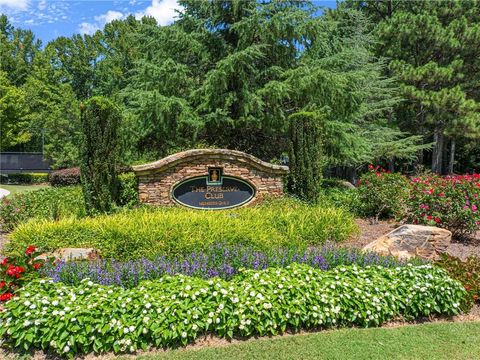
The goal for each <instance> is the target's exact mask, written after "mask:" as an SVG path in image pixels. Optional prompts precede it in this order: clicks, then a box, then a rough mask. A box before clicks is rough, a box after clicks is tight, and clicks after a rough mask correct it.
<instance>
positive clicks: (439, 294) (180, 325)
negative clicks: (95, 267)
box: [0, 264, 467, 358]
mask: <svg viewBox="0 0 480 360" xmlns="http://www.w3.org/2000/svg"><path fill="white" fill-rule="evenodd" d="M466 296H467V295H466V291H465V289H464V288H463V286H462V285H461V284H460V283H459V282H457V281H455V280H453V279H451V278H449V277H448V275H447V274H446V272H445V271H444V270H442V269H440V268H437V267H433V266H431V265H422V266H407V267H399V268H383V267H380V266H376V267H367V268H358V267H356V266H349V267H339V268H335V269H333V270H330V271H322V270H317V269H313V268H311V267H309V266H306V265H297V264H295V265H292V266H290V267H287V268H285V269H276V268H268V269H266V270H261V271H254V270H246V271H244V272H242V273H240V274H239V275H237V276H236V277H234V278H232V279H231V280H230V281H225V280H222V279H219V278H214V279H210V280H205V279H200V278H194V277H187V276H182V275H176V276H165V277H163V278H161V279H158V280H156V281H146V282H143V283H141V284H140V285H139V286H138V287H135V288H132V289H124V288H121V287H115V286H102V285H96V284H94V283H93V282H92V281H89V280H85V281H83V282H82V284H81V285H80V286H75V287H69V286H65V285H64V284H62V283H55V282H53V281H51V280H45V279H42V280H34V281H32V282H31V283H29V284H27V285H26V286H25V287H24V288H23V289H22V290H21V291H20V292H19V294H18V296H17V297H15V298H14V299H13V300H10V301H9V302H7V303H6V304H5V310H6V311H4V312H2V313H0V337H1V338H2V340H3V341H4V346H11V347H15V348H20V349H24V350H27V351H28V350H31V349H35V348H40V349H43V350H46V351H51V352H55V353H57V354H60V355H62V356H65V357H69V358H73V357H74V355H75V354H79V353H87V352H92V351H94V352H98V353H101V352H107V351H114V352H117V353H118V352H134V351H135V350H137V349H147V348H148V347H150V346H155V347H174V346H179V345H185V344H187V343H189V342H191V341H193V340H194V339H195V338H197V337H198V336H200V335H202V334H204V333H207V332H211V333H213V334H215V335H217V336H220V337H226V338H232V337H236V336H242V337H244V336H252V335H276V334H280V333H283V332H285V331H286V330H291V331H298V330H300V329H319V328H329V327H339V326H340V327H341V326H354V325H356V326H361V327H372V326H378V325H380V324H382V323H384V322H385V321H388V320H391V319H393V318H395V317H398V316H403V317H404V318H407V319H412V318H417V317H420V316H427V315H432V314H458V313H459V312H460V311H461V309H462V308H464V306H466V301H465V299H466Z"/></svg>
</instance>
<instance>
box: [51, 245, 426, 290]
mask: <svg viewBox="0 0 480 360" xmlns="http://www.w3.org/2000/svg"><path fill="white" fill-rule="evenodd" d="M411 262H414V263H416V264H421V263H422V261H421V260H414V261H411ZM292 263H299V264H307V265H310V266H312V267H313V268H317V269H321V270H329V269H331V268H334V267H336V266H345V265H354V264H356V265H359V266H361V267H365V266H367V265H381V266H384V267H397V266H405V265H406V264H407V263H406V262H404V261H400V260H398V259H396V258H395V257H390V256H389V257H387V256H380V255H377V254H375V253H364V252H362V251H359V250H355V249H344V248H337V247H333V246H331V245H325V246H323V247H320V248H316V247H311V248H308V249H304V248H298V247H288V248H273V249H270V250H268V251H258V250H255V249H253V248H252V247H249V246H243V245H226V244H216V245H212V246H211V247H210V248H207V249H205V250H203V251H196V252H192V253H190V254H184V255H177V256H174V257H170V258H168V257H166V256H160V257H157V258H156V259H154V260H148V259H137V260H130V261H119V260H113V259H110V260H100V261H95V262H63V261H62V262H58V263H56V264H48V265H47V266H45V267H44V268H43V269H42V274H43V275H44V276H46V277H49V278H52V279H53V280H54V281H62V282H63V283H65V284H67V285H76V284H79V283H80V281H81V280H83V279H86V278H89V279H90V280H92V281H93V282H95V283H97V284H101V285H118V286H122V287H134V286H137V285H138V283H139V282H140V281H142V280H154V279H158V278H160V277H162V276H164V275H174V274H183V275H188V276H196V277H201V278H206V279H208V278H212V277H215V276H219V277H221V278H223V279H227V280H228V279H230V278H232V276H234V275H236V274H238V272H239V270H240V269H242V268H243V269H253V270H260V269H266V268H268V267H277V268H279V267H280V268H283V267H286V266H288V265H290V264H292Z"/></svg>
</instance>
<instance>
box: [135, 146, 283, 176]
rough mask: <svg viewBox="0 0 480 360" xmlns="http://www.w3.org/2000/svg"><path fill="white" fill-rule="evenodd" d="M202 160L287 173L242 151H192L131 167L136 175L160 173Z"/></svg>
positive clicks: (279, 166) (274, 172)
mask: <svg viewBox="0 0 480 360" xmlns="http://www.w3.org/2000/svg"><path fill="white" fill-rule="evenodd" d="M202 158H207V159H209V160H211V159H218V160H235V161H238V162H241V163H245V165H249V166H250V167H254V168H257V169H259V170H263V171H265V172H269V173H272V174H276V175H286V174H287V173H288V166H282V165H274V164H270V163H268V162H266V161H263V160H260V159H259V158H257V157H255V156H253V155H250V154H246V153H244V152H242V151H237V150H227V149H193V150H187V151H182V152H179V153H176V154H173V155H170V156H167V157H165V158H163V159H160V160H158V161H155V162H152V163H148V164H143V165H137V166H133V168H132V169H133V171H134V172H135V173H137V174H142V173H150V172H153V171H154V172H162V171H164V170H166V169H168V168H170V167H172V166H175V165H178V164H180V163H184V162H189V161H192V160H197V159H202Z"/></svg>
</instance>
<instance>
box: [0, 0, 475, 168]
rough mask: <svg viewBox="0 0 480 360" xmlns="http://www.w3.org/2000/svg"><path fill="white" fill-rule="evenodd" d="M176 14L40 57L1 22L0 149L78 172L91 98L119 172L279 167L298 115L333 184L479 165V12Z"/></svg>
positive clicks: (395, 6) (392, 7) (352, 7)
mask: <svg viewBox="0 0 480 360" xmlns="http://www.w3.org/2000/svg"><path fill="white" fill-rule="evenodd" d="M180 3H181V5H182V6H183V10H182V11H181V13H179V16H178V20H177V21H175V22H174V23H173V24H171V25H168V26H159V25H158V24H157V22H156V21H155V19H153V18H151V17H144V18H142V19H139V20H138V19H135V18H134V17H133V16H130V17H128V18H126V19H124V20H114V21H112V22H111V23H108V24H106V25H105V27H104V29H102V30H100V31H97V32H96V33H95V34H93V35H83V36H82V35H78V34H77V35H73V36H72V37H70V38H67V37H59V38H57V39H55V40H53V41H51V42H50V43H48V44H46V45H45V46H43V47H42V46H41V44H40V42H39V41H38V40H36V39H35V36H34V34H33V33H32V32H31V31H26V30H22V29H16V28H14V27H13V26H12V25H11V24H10V23H9V22H8V20H7V18H6V17H5V16H2V17H0V56H1V59H2V61H1V62H0V79H1V82H0V119H1V121H2V148H1V149H2V150H12V149H22V150H27V149H28V150H30V149H37V150H38V149H39V146H40V145H39V144H40V142H41V141H40V136H41V137H42V139H43V140H42V142H43V144H44V149H43V150H44V152H45V154H46V156H47V157H49V158H50V159H52V160H53V161H54V166H56V167H65V166H73V165H77V164H78V163H79V154H78V144H79V138H80V111H79V104H80V102H81V101H85V100H87V99H88V98H90V97H92V96H103V97H107V98H108V99H109V100H110V101H111V102H113V103H114V104H115V105H116V106H117V107H118V109H119V111H121V113H122V117H121V123H120V124H119V129H118V137H119V139H120V143H121V145H122V152H121V154H122V158H121V159H120V161H122V162H123V163H125V164H131V163H136V162H140V161H147V160H154V159H157V158H159V157H161V156H165V155H167V154H169V153H172V152H176V151H179V150H182V149H186V148H191V147H224V148H231V149H238V150H242V151H246V152H249V153H252V154H254V155H256V156H259V157H261V158H263V159H265V160H274V159H279V158H280V157H282V156H283V155H284V154H286V152H287V151H288V148H289V141H288V137H289V120H288V119H289V118H290V117H291V116H292V115H295V114H302V113H305V112H307V113H315V114H319V118H321V119H322V129H323V130H322V136H323V139H322V144H323V155H322V156H323V157H324V161H323V162H324V164H325V165H326V166H328V167H330V168H335V167H337V168H338V167H343V168H353V169H356V168H359V167H362V166H364V165H365V164H367V163H370V162H380V163H384V164H388V165H389V166H391V167H393V166H394V165H395V166H400V167H403V168H404V169H407V170H413V169H414V168H420V167H421V165H427V164H428V165H429V166H432V168H433V170H434V171H438V172H448V171H454V170H455V171H456V170H457V169H458V170H460V171H462V170H471V169H472V168H473V167H475V166H478V164H479V163H480V159H479V154H478V151H477V149H476V147H475V146H474V144H475V142H476V141H478V137H479V136H480V125H479V122H480V121H479V118H478V113H479V111H478V101H479V96H480V91H479V85H478V84H479V81H478V80H479V79H478V77H479V76H480V75H479V72H478V67H479V66H480V65H479V63H478V61H477V59H478V55H480V54H479V49H480V47H479V46H478V44H479V42H480V30H479V29H480V25H479V17H480V14H479V11H478V6H477V5H478V4H477V3H476V2H474V1H472V2H461V3H460V2H456V1H446V2H442V3H432V2H425V3H423V2H422V3H421V2H403V1H394V0H383V1H346V2H344V3H341V4H339V5H338V6H337V8H336V9H330V10H328V9H323V10H321V9H319V8H318V7H316V6H315V5H314V4H312V3H310V2H304V1H302V2H300V1H274V0H271V1H269V0H265V1H256V0H229V1H222V0H211V1H193V0H182V1H180ZM39 129H41V130H39ZM455 159H461V162H462V164H464V166H463V167H462V166H460V164H458V162H456V161H455ZM454 165H455V166H454Z"/></svg>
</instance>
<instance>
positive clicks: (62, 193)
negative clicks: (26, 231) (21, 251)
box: [0, 186, 85, 246]
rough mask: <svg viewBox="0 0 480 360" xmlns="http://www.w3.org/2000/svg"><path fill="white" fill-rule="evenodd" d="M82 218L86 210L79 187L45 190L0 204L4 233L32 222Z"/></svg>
mask: <svg viewBox="0 0 480 360" xmlns="http://www.w3.org/2000/svg"><path fill="white" fill-rule="evenodd" d="M83 216H85V208H84V205H83V201H82V191H81V189H80V187H73V186H70V187H63V188H45V189H40V190H35V191H29V192H25V193H22V194H15V195H12V196H10V197H9V198H8V199H2V200H0V224H1V226H2V229H3V230H7V231H10V230H13V229H14V228H15V226H17V225H18V224H20V223H23V222H26V221H28V220H30V219H32V218H37V219H45V220H59V219H62V218H66V217H77V218H79V217H83ZM29 245H30V244H29ZM27 246H28V245H27Z"/></svg>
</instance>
